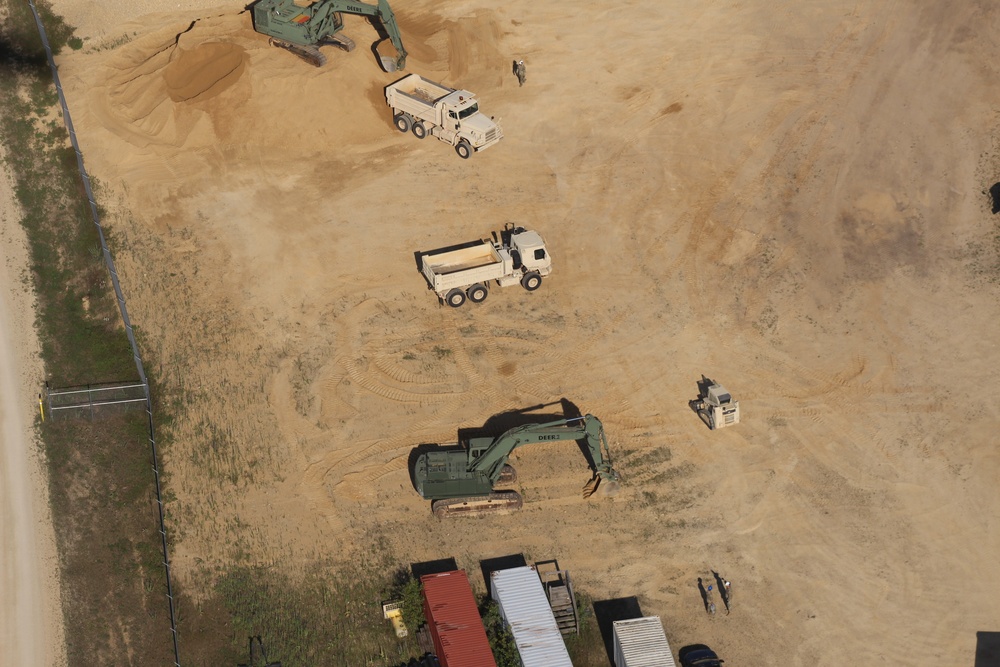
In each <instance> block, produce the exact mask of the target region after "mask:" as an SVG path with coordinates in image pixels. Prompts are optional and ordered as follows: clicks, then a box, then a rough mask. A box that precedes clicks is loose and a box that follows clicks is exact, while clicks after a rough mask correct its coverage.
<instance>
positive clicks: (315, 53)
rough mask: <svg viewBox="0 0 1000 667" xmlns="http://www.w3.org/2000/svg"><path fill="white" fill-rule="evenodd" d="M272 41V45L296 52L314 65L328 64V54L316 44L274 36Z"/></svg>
mask: <svg viewBox="0 0 1000 667" xmlns="http://www.w3.org/2000/svg"><path fill="white" fill-rule="evenodd" d="M270 42H271V46H276V47H278V48H279V49H284V50H286V51H289V52H290V53H294V54H295V55H297V56H298V57H299V58H302V59H303V60H305V61H306V62H307V63H309V64H310V65H312V66H313V67H322V66H323V65H325V64H326V56H324V55H323V54H322V53H321V52H320V50H319V49H318V48H316V47H315V46H302V45H300V44H292V43H291V42H286V41H285V40H283V39H276V38H274V37H272V38H271V40H270Z"/></svg>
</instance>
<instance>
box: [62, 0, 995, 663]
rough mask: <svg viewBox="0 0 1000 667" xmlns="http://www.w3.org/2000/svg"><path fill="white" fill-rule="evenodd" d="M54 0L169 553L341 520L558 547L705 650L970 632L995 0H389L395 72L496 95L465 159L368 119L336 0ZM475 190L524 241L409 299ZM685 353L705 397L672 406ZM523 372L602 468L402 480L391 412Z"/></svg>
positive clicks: (266, 549) (555, 466)
mask: <svg viewBox="0 0 1000 667" xmlns="http://www.w3.org/2000/svg"><path fill="white" fill-rule="evenodd" d="M53 4H54V7H55V9H56V11H57V12H59V13H60V14H62V15H64V16H65V17H66V19H67V20H68V22H69V23H71V24H73V25H76V26H78V27H79V30H78V35H80V36H82V37H84V38H86V39H85V42H84V47H83V49H81V50H79V51H71V52H66V53H64V54H62V55H61V57H60V58H59V66H60V73H61V76H62V77H63V82H64V84H65V86H66V89H67V95H68V98H69V103H70V106H71V109H72V110H73V111H74V113H75V116H74V121H75V123H76V128H77V131H78V133H79V136H80V143H81V145H82V148H83V150H84V153H85V155H86V160H87V165H88V168H89V169H90V170H91V173H92V174H94V175H95V176H96V177H97V179H98V180H99V181H100V184H101V188H100V191H99V196H100V198H101V200H102V202H103V203H104V205H105V206H106V207H107V208H108V210H109V219H108V225H109V227H110V228H111V229H112V233H113V235H114V236H115V238H116V242H117V248H118V250H117V261H118V266H119V269H120V272H121V277H122V283H123V286H124V288H125V291H126V294H127V298H128V299H129V309H130V313H131V315H132V318H133V321H134V322H135V323H136V324H137V326H138V329H139V330H140V333H141V337H142V342H143V345H144V347H145V348H146V349H147V350H149V352H150V354H151V357H152V361H153V362H154V365H155V367H156V371H157V372H158V374H159V376H160V377H161V379H162V381H163V385H164V386H163V396H165V397H170V398H169V400H171V401H173V403H174V405H173V408H174V409H175V410H176V414H177V415H178V416H177V419H176V421H175V422H174V424H173V426H172V433H171V435H172V439H173V444H172V445H171V446H170V450H169V452H168V455H167V462H166V466H167V469H168V480H167V490H168V492H169V494H170V495H171V496H172V497H174V498H175V500H174V501H173V502H172V503H171V512H170V519H171V525H172V527H173V531H174V535H175V537H176V538H177V547H176V548H175V551H174V572H175V573H176V574H177V575H178V576H179V577H180V578H181V579H182V580H183V581H186V582H188V583H190V582H192V581H195V579H196V577H197V575H198V573H199V572H200V571H203V570H204V569H205V568H211V567H214V566H216V565H222V564H225V563H227V562H231V561H232V560H233V559H237V558H249V559H251V560H255V561H260V562H270V563H274V564H275V565H276V567H283V568H288V569H289V570H290V571H291V570H294V569H295V568H296V567H298V566H301V565H302V564H305V563H308V562H311V561H312V560H314V559H315V558H317V557H320V556H324V555H331V554H333V555H337V554H343V555H344V557H349V556H350V555H352V554H354V553H357V550H364V549H366V548H368V544H367V542H366V540H369V539H371V538H372V536H373V535H381V536H382V537H383V538H384V539H385V540H386V541H387V544H389V545H390V546H391V547H392V548H393V549H394V550H395V551H396V553H397V554H399V555H400V559H401V560H402V561H404V562H405V561H421V560H430V559H435V558H442V557H447V556H455V557H456V558H458V559H459V560H460V562H462V563H464V564H466V565H468V566H474V564H475V563H476V562H477V561H478V560H479V559H481V558H487V557H493V556H499V555H504V554H509V553H512V552H523V553H525V554H527V555H528V556H529V558H533V559H544V558H558V559H559V562H560V564H561V565H562V566H563V567H565V568H568V569H569V570H570V571H571V573H572V575H573V577H574V579H575V582H576V586H577V587H578V589H582V590H586V591H588V592H590V593H592V594H593V595H594V596H595V597H596V598H598V599H602V598H616V597H627V596H633V595H634V596H638V598H639V600H640V602H641V605H642V611H643V612H644V613H645V614H649V615H653V614H655V615H659V616H661V617H662V619H663V621H664V626H665V628H666V632H667V636H668V638H669V639H670V642H671V644H672V645H673V647H674V649H675V650H676V649H678V648H679V647H681V646H683V645H685V644H689V643H693V642H704V643H707V644H710V645H712V646H713V647H714V648H715V649H716V650H717V651H718V652H719V653H720V654H721V655H722V656H723V657H725V658H727V664H733V665H772V664H790V665H810V666H812V665H818V666H831V667H836V666H840V665H847V664H852V663H853V662H856V661H857V659H858V656H859V655H865V656H866V659H867V660H869V661H872V662H889V661H891V662H893V663H894V664H900V665H932V664H935V665H936V664H956V665H957V664H971V663H972V662H973V660H974V655H975V651H976V633H977V632H979V631H997V630H1000V606H998V603H997V599H998V592H1000V591H998V586H997V583H996V582H997V580H998V579H1000V562H998V559H997V557H996V554H997V553H1000V530H998V528H1000V526H998V523H997V521H998V519H997V517H1000V496H998V494H997V493H996V480H997V478H998V475H1000V455H998V452H997V447H996V433H997V430H998V426H1000V408H998V407H997V404H996V402H995V401H994V400H992V399H991V398H990V396H994V395H996V394H997V393H998V392H1000V376H998V375H997V374H996V373H995V369H996V368H997V367H998V366H1000V346H998V337H997V335H996V333H995V327H994V322H995V321H997V319H998V316H1000V305H998V304H1000V301H998V296H1000V289H998V287H997V281H998V279H1000V268H998V267H1000V263H998V259H997V246H996V240H995V239H996V224H997V218H996V217H994V216H993V215H991V210H990V206H991V202H990V199H989V197H988V196H987V194H986V192H985V191H986V190H988V189H989V187H990V186H991V185H992V184H993V183H996V182H997V181H1000V144H998V137H1000V133H998V129H1000V116H998V112H997V108H998V103H1000V92H998V90H1000V89H998V88H997V86H996V81H997V79H998V76H1000V67H998V66H997V59H996V54H997V52H998V46H1000V44H998V41H1000V39H998V35H1000V8H998V7H997V6H996V5H995V3H991V2H985V1H977V0H961V1H958V2H951V3H926V2H914V1H909V2H907V1H902V0H877V1H876V0H872V1H867V2H866V1H862V2H858V0H849V1H848V0H826V1H824V2H808V3H802V2H792V1H791V0H770V1H768V2H763V1H761V0H744V1H743V2H721V1H712V2H698V3H689V2H677V1H674V0H668V1H663V0H660V1H658V2H653V1H645V2H637V1H636V2H626V3H624V4H623V3H620V2H611V1H609V0H595V1H594V2H590V3H586V6H581V7H579V8H577V9H575V10H573V11H567V10H566V5H564V4H560V3H537V2H527V1H526V0H513V1H512V2H509V3H503V4H501V5H498V4H497V3H490V2H484V1H482V0H464V1H454V2H443V3H442V2H430V1H429V0H411V1H405V2H404V1H402V0H400V1H399V2H396V3H394V9H395V10H396V14H397V16H398V18H399V22H400V27H401V30H402V33H403V39H404V42H405V44H406V47H407V49H408V50H409V54H410V55H409V60H408V62H407V72H417V73H419V74H422V75H424V76H427V77H428V78H431V79H434V80H439V81H442V82H444V83H447V84H451V85H453V86H457V87H462V88H466V89H468V90H472V91H475V92H476V93H477V94H478V95H479V96H480V98H481V107H482V109H483V110H484V111H485V112H486V113H488V114H491V115H496V116H497V117H499V118H501V119H502V120H501V122H502V125H503V128H504V133H505V138H504V140H503V141H502V142H501V143H500V144H499V145H497V146H495V147H493V148H491V149H489V150H488V151H486V152H484V153H482V154H478V155H475V156H473V158H472V159H470V160H468V161H464V160H461V159H459V158H458V157H456V155H455V154H454V152H453V150H452V149H451V148H450V147H448V146H447V145H445V144H443V143H441V142H438V141H435V140H433V139H427V140H425V141H423V142H419V141H418V140H417V139H415V138H414V137H412V136H411V135H401V134H399V133H398V132H396V131H395V130H394V128H393V126H392V124H391V117H390V113H389V110H388V109H387V107H386V106H385V102H384V98H383V88H384V86H386V85H387V84H389V83H391V82H392V81H394V80H395V79H396V78H398V76H399V75H391V74H386V73H383V72H381V71H380V70H379V68H378V66H377V64H376V61H375V58H374V57H373V55H372V53H371V51H370V49H369V48H368V46H369V45H370V44H371V43H372V42H374V41H375V39H376V33H375V31H374V29H373V28H372V27H371V26H370V25H368V24H367V23H366V22H364V21H363V20H361V19H358V18H356V17H349V19H348V23H349V25H348V29H347V30H346V33H347V34H349V35H350V36H351V37H353V38H354V39H355V41H356V42H357V43H358V48H357V49H356V50H355V51H354V52H352V53H350V54H345V53H341V52H338V51H335V50H333V49H332V48H330V49H329V50H328V51H329V52H328V57H329V64H328V65H327V66H326V67H324V68H322V69H315V68H312V67H309V66H308V65H306V64H305V63H303V62H302V61H300V60H298V59H296V58H295V57H293V56H292V55H290V54H288V53H286V52H284V51H281V50H278V49H274V48H271V47H269V46H268V43H267V39H266V38H264V37H262V36H260V35H258V34H256V33H254V32H253V30H252V27H251V20H250V15H249V13H248V12H245V11H242V5H241V4H240V3H234V4H232V5H228V6H221V7H220V6H216V5H214V4H213V5H212V6H201V5H200V3H199V2H197V0H185V1H184V2H183V3H181V4H178V5H177V8H176V9H171V10H170V11H169V12H164V11H163V10H164V6H162V5H158V6H156V7H153V6H152V5H145V4H142V3H139V2H135V3H132V2H126V1H125V0H121V1H120V2H118V3H100V4H101V7H100V8H99V9H97V8H95V7H94V4H93V3H85V2H81V1H80V0H55V2H54V3H53ZM153 11H155V12H156V13H152V12H153ZM515 58H524V59H525V61H526V64H527V83H526V84H525V86H524V87H523V88H521V87H518V85H517V80H516V79H515V77H514V76H513V75H512V74H511V62H512V60H513V59H515ZM506 222H517V223H520V224H523V225H525V226H528V227H530V228H534V229H537V230H538V231H539V232H541V233H542V235H543V236H544V237H545V239H546V241H547V242H548V244H549V246H550V248H551V253H552V255H553V257H554V267H555V270H554V273H553V275H552V276H551V278H550V279H548V280H547V281H546V283H545V285H543V287H542V288H541V289H540V290H539V291H537V292H534V293H527V292H525V291H523V290H521V289H513V288H512V289H505V290H494V291H493V292H492V294H491V296H490V298H489V299H488V300H487V301H486V302H485V303H484V304H483V305H480V306H472V305H467V306H464V307H463V308H461V309H458V310H452V309H449V308H445V307H441V306H439V305H438V303H437V301H436V299H435V298H434V295H433V293H432V292H429V291H428V290H427V289H426V284H425V282H424V280H423V278H422V277H421V276H420V275H419V273H418V272H417V270H416V267H415V262H414V252H415V251H418V250H428V249H432V248H435V247H439V246H443V245H450V244H453V243H458V242H462V241H468V240H473V239H476V238H479V237H482V236H485V235H487V234H488V233H489V232H490V231H491V230H493V229H498V228H500V227H501V226H502V225H503V224H504V223H506ZM702 374H705V375H707V376H709V377H713V378H716V379H718V380H720V381H722V382H723V383H724V384H725V385H726V386H727V387H728V388H729V389H730V390H731V391H732V392H733V394H734V395H735V397H736V398H737V399H739V400H740V402H741V405H742V410H743V423H742V424H740V425H739V426H738V427H736V428H731V429H726V430H720V431H715V432H710V431H708V430H707V429H706V428H705V427H704V425H703V424H702V423H701V422H700V421H699V420H698V418H697V416H696V415H694V414H693V413H692V412H691V411H690V409H689V408H688V400H690V399H692V398H694V397H695V395H696V393H697V389H696V381H697V380H698V379H699V378H700V377H701V375H702ZM560 398H566V399H568V400H569V401H572V402H573V403H574V404H576V405H577V406H579V407H580V409H581V410H583V411H584V412H590V413H593V414H594V415H597V416H598V417H600V418H601V420H602V421H603V422H604V424H605V427H606V430H607V433H608V436H609V438H610V441H611V448H612V456H613V457H615V467H616V468H617V469H618V470H619V472H620V473H621V474H622V476H623V477H624V480H625V483H624V485H623V489H622V492H621V494H620V495H619V496H618V497H616V498H614V499H611V500H595V499H591V500H583V499H582V498H581V496H580V488H581V487H582V485H583V483H584V482H585V481H586V480H587V479H588V471H587V468H586V464H585V462H584V461H583V459H582V457H581V456H580V453H579V451H578V449H577V448H576V447H575V446H574V445H573V444H572V443H557V444H549V445H545V446H536V447H534V448H526V449H524V450H521V451H519V452H517V453H516V455H515V456H514V460H513V463H514V465H515V466H516V467H517V468H518V471H519V474H520V481H519V482H518V484H519V489H520V490H521V492H522V494H523V495H524V497H525V507H524V509H523V510H522V511H521V512H519V513H516V514H512V515H508V516H495V517H490V518H485V519H473V520H454V521H444V522H440V521H438V520H436V519H434V518H433V517H432V516H431V514H430V512H429V507H428V503H426V502H424V501H422V500H421V499H420V498H419V497H418V496H417V494H416V493H415V492H414V491H413V490H412V488H411V486H410V482H409V478H408V474H407V458H408V454H409V452H410V450H411V448H412V447H414V446H415V445H418V444H420V443H434V442H449V441H453V440H454V439H455V437H456V430H457V429H458V428H460V427H461V428H471V427H476V426H481V425H483V424H484V423H485V422H486V420H487V419H489V418H490V417H492V416H494V415H496V414H498V413H502V412H505V411H509V410H515V409H520V408H525V407H528V406H532V405H537V404H548V403H552V402H554V401H558V400H559V399H560ZM552 410H554V407H549V408H546V409H543V410H542V412H545V413H549V412H551V411H552ZM711 570H716V571H718V572H719V573H720V574H721V575H722V576H724V577H727V578H729V579H730V580H731V581H732V582H733V588H734V606H733V610H732V614H731V615H728V616H726V615H722V614H719V615H717V616H716V617H714V618H711V617H708V616H707V615H706V614H705V612H704V610H703V608H702V605H701V599H700V596H699V594H698V589H697V586H696V582H697V578H698V577H699V576H700V577H710V576H711V574H710V571H711Z"/></svg>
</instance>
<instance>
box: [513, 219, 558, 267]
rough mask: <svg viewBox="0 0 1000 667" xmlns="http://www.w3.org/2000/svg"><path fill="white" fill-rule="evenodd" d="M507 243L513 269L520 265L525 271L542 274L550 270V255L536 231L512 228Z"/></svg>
mask: <svg viewBox="0 0 1000 667" xmlns="http://www.w3.org/2000/svg"><path fill="white" fill-rule="evenodd" d="M507 245H508V246H509V247H510V255H511V260H513V262H514V268H515V269H516V268H518V266H519V265H520V266H523V267H524V268H525V270H527V271H537V272H538V273H539V274H540V275H543V276H547V275H549V273H551V272H552V257H551V256H550V255H549V251H548V249H547V248H546V247H545V241H543V240H542V237H541V235H540V234H539V233H538V232H534V231H527V230H524V229H520V228H519V229H518V230H514V231H513V232H512V233H511V234H510V241H509V242H508V244H507Z"/></svg>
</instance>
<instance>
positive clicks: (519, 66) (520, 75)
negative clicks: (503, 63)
mask: <svg viewBox="0 0 1000 667" xmlns="http://www.w3.org/2000/svg"><path fill="white" fill-rule="evenodd" d="M514 75H515V76H516V77H517V85H518V86H519V87H520V86H523V85H524V82H525V80H526V79H527V78H528V75H527V72H526V71H525V68H524V61H523V60H518V61H517V62H515V63H514Z"/></svg>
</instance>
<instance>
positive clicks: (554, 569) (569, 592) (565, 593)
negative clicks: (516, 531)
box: [535, 559, 580, 635]
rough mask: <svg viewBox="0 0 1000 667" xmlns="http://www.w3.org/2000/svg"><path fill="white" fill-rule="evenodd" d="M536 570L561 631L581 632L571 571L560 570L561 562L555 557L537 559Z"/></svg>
mask: <svg viewBox="0 0 1000 667" xmlns="http://www.w3.org/2000/svg"><path fill="white" fill-rule="evenodd" d="M535 572H537V573H538V578H539V579H541V581H542V588H544V589H545V597H547V598H548V599H549V606H550V607H552V615H553V616H555V618H556V624H557V625H558V626H559V632H561V633H562V634H564V635H572V634H577V633H579V632H580V619H579V618H578V617H577V613H576V596H575V595H573V583H572V582H571V581H570V578H569V572H568V571H567V570H560V569H559V562H558V561H556V560H555V559H552V560H542V561H537V562H536V563H535Z"/></svg>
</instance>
